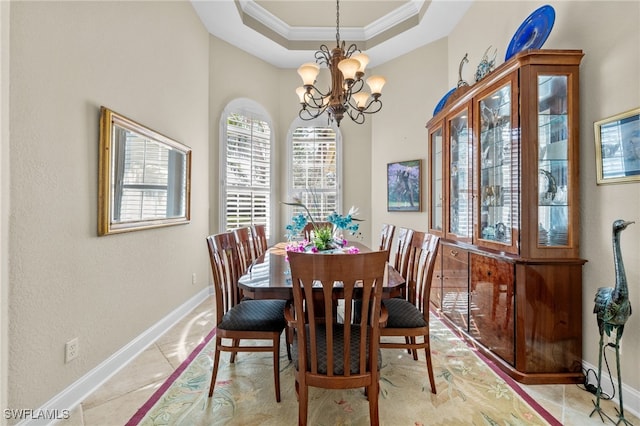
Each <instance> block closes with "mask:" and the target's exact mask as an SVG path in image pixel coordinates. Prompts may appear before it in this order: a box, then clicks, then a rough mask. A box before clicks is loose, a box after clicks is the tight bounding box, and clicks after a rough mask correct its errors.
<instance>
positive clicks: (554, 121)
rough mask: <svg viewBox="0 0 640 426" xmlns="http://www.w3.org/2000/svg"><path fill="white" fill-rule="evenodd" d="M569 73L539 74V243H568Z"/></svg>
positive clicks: (545, 245)
mask: <svg viewBox="0 0 640 426" xmlns="http://www.w3.org/2000/svg"><path fill="white" fill-rule="evenodd" d="M567 118H568V117H567V76H564V75H540V76H538V245H539V246H544V247H553V246H566V245H568V243H569V235H568V227H569V203H568V199H569V195H570V194H569V191H570V190H571V188H570V184H569V182H568V176H569V164H568V153H569V147H568V141H569V138H568V130H569V129H568V125H567Z"/></svg>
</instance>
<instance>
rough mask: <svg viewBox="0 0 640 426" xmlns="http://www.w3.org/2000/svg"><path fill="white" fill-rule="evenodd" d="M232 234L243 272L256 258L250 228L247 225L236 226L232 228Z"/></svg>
mask: <svg viewBox="0 0 640 426" xmlns="http://www.w3.org/2000/svg"><path fill="white" fill-rule="evenodd" d="M233 235H234V237H235V239H236V245H237V246H238V253H239V254H240V268H241V269H242V273H244V272H246V271H247V270H248V269H249V266H251V263H252V262H253V260H254V259H255V258H256V256H255V251H254V247H253V241H252V239H251V230H250V228H248V227H246V228H237V229H234V230H233Z"/></svg>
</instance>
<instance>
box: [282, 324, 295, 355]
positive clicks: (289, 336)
mask: <svg viewBox="0 0 640 426" xmlns="http://www.w3.org/2000/svg"><path fill="white" fill-rule="evenodd" d="M284 333H285V334H284V335H285V343H286V344H287V358H289V361H291V360H293V358H291V345H292V344H293V329H291V328H290V327H287V328H285V329H284Z"/></svg>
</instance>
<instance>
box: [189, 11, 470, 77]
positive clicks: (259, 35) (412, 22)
mask: <svg viewBox="0 0 640 426" xmlns="http://www.w3.org/2000/svg"><path fill="white" fill-rule="evenodd" d="M472 1H473V0H454V1H452V0H432V1H425V0H379V1H378V0H342V1H340V39H341V40H344V41H345V42H346V43H347V45H349V44H351V43H356V44H357V45H358V48H360V49H361V50H363V51H366V52H367V54H368V55H369V56H370V57H371V65H370V66H376V65H381V64H383V63H385V62H388V61H390V60H391V59H394V58H396V57H398V56H401V55H403V54H405V53H408V52H410V51H412V50H414V49H416V48H418V47H420V46H423V45H425V44H428V43H431V42H433V41H435V40H438V39H440V38H442V37H446V36H447V35H448V34H449V33H450V32H451V30H452V29H453V28H454V27H455V26H456V25H457V23H458V22H459V21H460V19H461V18H462V16H463V15H464V14H465V13H466V11H467V10H468V8H469V6H470V5H471V3H472ZM191 3H192V4H193V7H194V9H195V11H196V13H197V14H198V16H199V17H200V19H201V20H202V22H203V24H204V25H205V27H206V28H207V30H208V31H209V33H211V34H212V35H214V36H216V37H218V38H220V39H222V40H224V41H226V42H228V43H230V44H232V45H234V46H236V47H238V48H240V49H242V50H244V51H246V52H248V53H250V54H252V55H254V56H257V57H259V58H261V59H263V60H264V61H266V62H269V63H271V64H273V65H275V66H277V67H280V68H297V67H298V66H299V65H300V64H301V63H303V62H309V61H312V60H313V53H314V52H315V51H316V50H318V48H319V47H320V45H321V44H326V45H327V46H329V47H330V48H333V47H334V46H335V44H336V3H335V1H333V0H192V1H191Z"/></svg>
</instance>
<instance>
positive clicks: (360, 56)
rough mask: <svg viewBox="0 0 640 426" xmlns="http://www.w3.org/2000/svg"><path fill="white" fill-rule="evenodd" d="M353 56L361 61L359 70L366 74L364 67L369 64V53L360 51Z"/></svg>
mask: <svg viewBox="0 0 640 426" xmlns="http://www.w3.org/2000/svg"><path fill="white" fill-rule="evenodd" d="M351 58H352V59H355V60H357V61H358V62H360V67H359V68H358V72H359V73H362V74H364V69H365V68H366V67H367V65H369V56H367V54H365V53H362V52H360V53H356V54H355V55H353V56H352V57H351Z"/></svg>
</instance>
